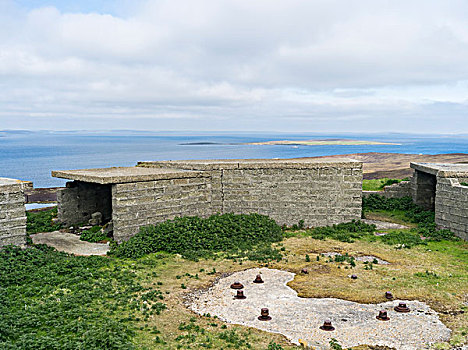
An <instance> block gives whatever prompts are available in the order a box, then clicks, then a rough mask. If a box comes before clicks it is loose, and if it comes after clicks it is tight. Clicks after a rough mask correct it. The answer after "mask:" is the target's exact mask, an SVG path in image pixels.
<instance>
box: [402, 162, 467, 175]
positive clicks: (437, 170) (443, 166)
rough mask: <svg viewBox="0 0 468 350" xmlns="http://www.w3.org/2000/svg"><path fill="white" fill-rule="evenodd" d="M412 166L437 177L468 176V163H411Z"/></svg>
mask: <svg viewBox="0 0 468 350" xmlns="http://www.w3.org/2000/svg"><path fill="white" fill-rule="evenodd" d="M410 166H411V168H413V169H415V170H418V171H422V172H424V173H428V174H431V175H436V176H437V177H467V176H468V164H450V163H413V162H411V163H410Z"/></svg>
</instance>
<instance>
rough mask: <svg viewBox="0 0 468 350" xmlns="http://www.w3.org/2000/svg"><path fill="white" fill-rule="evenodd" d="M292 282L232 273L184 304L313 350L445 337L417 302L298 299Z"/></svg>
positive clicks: (402, 345) (273, 274)
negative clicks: (329, 327)
mask: <svg viewBox="0 0 468 350" xmlns="http://www.w3.org/2000/svg"><path fill="white" fill-rule="evenodd" d="M256 274H261V276H262V278H263V280H264V283H262V284H256V283H253V280H254V278H255V276H256ZM293 278H294V274H293V273H291V272H287V271H281V270H273V269H267V268H260V269H258V268H257V269H249V270H245V271H241V272H237V273H234V274H232V275H230V276H228V277H225V278H221V279H220V280H219V281H218V282H217V283H216V284H215V285H214V286H213V287H212V288H210V289H208V290H205V291H199V292H195V293H193V294H192V295H191V296H190V298H189V299H191V300H190V301H189V302H188V306H189V308H190V309H192V310H193V311H195V312H196V313H198V314H204V313H209V314H211V315H212V316H214V315H216V316H218V317H219V318H220V319H221V320H223V321H226V322H230V323H235V324H240V325H245V326H249V327H255V328H258V329H261V330H264V331H267V332H273V333H280V334H283V335H284V336H286V338H288V339H289V340H290V341H291V342H293V343H294V344H299V339H302V340H303V341H305V342H307V344H308V345H309V346H313V347H314V348H316V349H329V342H330V340H331V339H332V338H335V339H336V340H337V341H338V342H339V343H340V344H341V345H342V346H343V348H348V347H354V346H358V345H364V344H367V345H379V346H388V347H391V348H396V349H401V350H416V349H421V348H425V346H426V345H427V344H431V343H434V342H441V341H447V340H448V339H449V338H450V334H451V331H450V329H448V328H447V327H446V326H445V325H444V324H443V323H442V322H441V321H440V320H439V317H438V315H437V313H436V312H435V311H434V310H432V309H431V308H430V307H429V306H428V305H426V304H425V303H423V302H419V301H403V300H395V301H390V302H385V303H381V304H359V303H355V302H351V301H346V300H342V299H335V298H299V297H298V296H297V293H296V292H295V291H294V290H293V289H291V288H289V287H288V286H287V285H286V284H287V283H288V282H289V281H291V280H292V279H293ZM235 281H239V282H241V283H242V284H243V285H244V294H245V296H246V299H244V300H237V299H234V298H233V296H234V295H235V290H233V289H231V288H230V285H231V283H233V282H235ZM383 292H384V291H383ZM383 292H382V293H383ZM399 302H405V303H406V304H407V306H408V307H409V308H410V310H411V311H410V312H408V313H398V312H396V311H394V309H393V307H394V306H396V305H398V303H399ZM261 308H268V309H269V311H270V316H271V317H272V319H271V320H270V321H260V320H258V318H257V317H258V316H259V315H260V309H261ZM380 310H386V311H387V313H388V316H389V317H390V320H389V321H379V320H377V319H376V316H377V315H378V314H379V311H380ZM326 319H329V320H331V322H332V324H333V326H334V327H335V330H334V331H331V332H327V331H323V330H321V329H320V328H319V327H320V326H321V325H323V323H324V320H326Z"/></svg>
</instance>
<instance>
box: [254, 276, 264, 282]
mask: <svg viewBox="0 0 468 350" xmlns="http://www.w3.org/2000/svg"><path fill="white" fill-rule="evenodd" d="M253 282H254V283H263V280H262V276H260V275H257V276H256V277H255V279H254V281H253Z"/></svg>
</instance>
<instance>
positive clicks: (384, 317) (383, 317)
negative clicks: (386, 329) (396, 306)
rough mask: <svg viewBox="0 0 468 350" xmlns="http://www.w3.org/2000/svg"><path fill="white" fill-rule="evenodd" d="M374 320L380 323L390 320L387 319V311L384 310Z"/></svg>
mask: <svg viewBox="0 0 468 350" xmlns="http://www.w3.org/2000/svg"><path fill="white" fill-rule="evenodd" d="M376 318H377V319H378V320H380V321H388V320H390V317H388V315H387V311H385V310H381V311H379V315H378V316H376Z"/></svg>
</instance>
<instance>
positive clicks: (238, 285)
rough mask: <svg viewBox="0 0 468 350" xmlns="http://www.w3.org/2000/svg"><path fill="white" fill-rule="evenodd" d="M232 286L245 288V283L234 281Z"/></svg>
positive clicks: (233, 287)
mask: <svg viewBox="0 0 468 350" xmlns="http://www.w3.org/2000/svg"><path fill="white" fill-rule="evenodd" d="M231 288H232V289H242V288H244V285H243V284H242V283H240V282H234V283H233V284H231Z"/></svg>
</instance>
